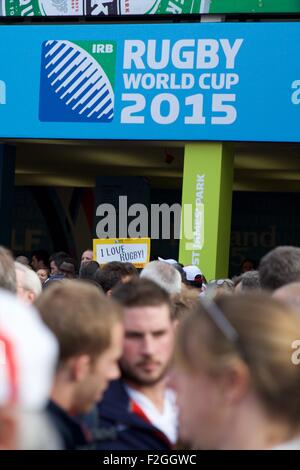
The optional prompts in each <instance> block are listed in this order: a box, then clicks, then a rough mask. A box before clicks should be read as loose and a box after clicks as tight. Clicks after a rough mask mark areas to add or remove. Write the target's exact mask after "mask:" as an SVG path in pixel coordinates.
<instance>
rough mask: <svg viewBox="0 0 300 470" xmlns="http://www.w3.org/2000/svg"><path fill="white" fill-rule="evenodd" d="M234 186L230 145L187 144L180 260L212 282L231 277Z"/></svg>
mask: <svg viewBox="0 0 300 470" xmlns="http://www.w3.org/2000/svg"><path fill="white" fill-rule="evenodd" d="M232 182H233V150H232V148H231V145H230V144H224V143H218V142H216V143H190V144H186V146H185V155H184V173H183V190H182V211H183V212H182V214H183V215H182V238H181V240H180V249H179V260H180V262H181V263H183V264H185V265H190V264H194V265H197V266H198V267H199V268H200V269H201V271H202V272H203V274H204V275H205V277H206V278H207V279H208V280H209V279H216V278H221V277H227V276H228V260H229V247H230V229H231V204H232ZM190 208H192V211H190ZM191 219H192V220H191ZM189 227H190V228H191V230H189ZM188 232H190V233H188ZM191 235H192V237H191Z"/></svg>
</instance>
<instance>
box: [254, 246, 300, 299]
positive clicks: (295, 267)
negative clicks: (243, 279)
mask: <svg viewBox="0 0 300 470" xmlns="http://www.w3.org/2000/svg"><path fill="white" fill-rule="evenodd" d="M259 279H260V283H261V287H262V288H263V289H267V290H272V291H273V290H275V289H277V288H278V287H281V286H283V285H285V284H290V283H291V282H295V281H299V280H300V248H298V247H295V246H278V247H277V248H274V250H271V251H270V252H269V253H267V254H266V255H265V256H264V257H263V258H262V259H261V261H260V264H259Z"/></svg>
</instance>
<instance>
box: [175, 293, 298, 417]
mask: <svg viewBox="0 0 300 470" xmlns="http://www.w3.org/2000/svg"><path fill="white" fill-rule="evenodd" d="M299 339H300V313H299V312H298V311H297V310H294V309H293V308H292V307H290V306H288V305H286V304H284V303H281V302H279V301H277V300H275V299H272V298H270V297H268V296H267V295H265V294H250V295H249V294H237V295H235V296H223V297H219V298H217V299H216V300H215V303H211V304H204V303H202V302H200V301H199V302H197V304H196V305H195V307H194V311H193V312H192V313H191V314H190V315H189V316H187V317H186V318H184V319H183V321H182V323H181V325H180V327H179V331H178V338H177V348H176V357H177V361H179V364H180V365H181V366H182V367H184V368H186V369H188V370H191V371H193V373H195V372H197V369H198V370H204V371H205V372H206V373H208V374H210V375H212V376H217V375H221V374H223V373H226V370H228V368H230V365H231V364H232V361H236V360H242V361H244V362H245V363H246V365H247V366H248V368H249V372H250V377H251V385H252V387H253V389H254V390H255V392H256V395H257V396H258V398H259V399H260V402H261V403H262V404H263V406H264V408H265V410H266V411H268V412H269V414H271V415H272V416H277V417H281V418H284V419H286V420H288V421H289V422H290V423H291V424H292V425H296V426H298V425H299V424H300V399H299V393H300V392H299V391H300V365H298V366H297V365H295V364H294V363H293V361H292V355H293V353H295V351H294V350H293V346H292V344H293V343H294V341H295V340H299Z"/></svg>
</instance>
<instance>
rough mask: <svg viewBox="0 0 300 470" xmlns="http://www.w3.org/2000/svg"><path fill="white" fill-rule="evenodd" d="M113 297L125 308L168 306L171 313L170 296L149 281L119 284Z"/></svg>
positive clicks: (138, 280) (136, 280)
mask: <svg viewBox="0 0 300 470" xmlns="http://www.w3.org/2000/svg"><path fill="white" fill-rule="evenodd" d="M112 297H113V298H114V299H115V300H116V301H117V302H118V303H119V304H121V305H122V306H123V307H146V306H147V307H148V306H149V307H150V306H151V307H152V306H157V305H162V304H166V305H168V306H169V308H170V311H171V302H170V297H169V294H168V293H167V292H166V291H165V290H164V289H162V288H161V287H159V285H158V284H156V283H155V282H152V281H150V280H149V279H144V278H136V279H131V280H130V281H128V282H126V284H119V285H118V286H116V287H115V289H113V291H112Z"/></svg>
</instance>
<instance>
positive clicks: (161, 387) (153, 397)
mask: <svg viewBox="0 0 300 470" xmlns="http://www.w3.org/2000/svg"><path fill="white" fill-rule="evenodd" d="M125 383H126V385H128V387H130V388H132V389H133V390H136V391H137V392H139V393H142V394H143V395H145V397H147V398H148V399H149V400H150V401H152V403H153V404H154V406H155V407H156V408H157V409H158V410H159V411H160V412H162V411H163V409H164V400H165V391H166V382H165V380H164V379H163V380H161V381H159V382H157V383H156V384H154V385H141V384H138V383H136V382H132V381H131V380H127V379H126V380H125Z"/></svg>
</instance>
